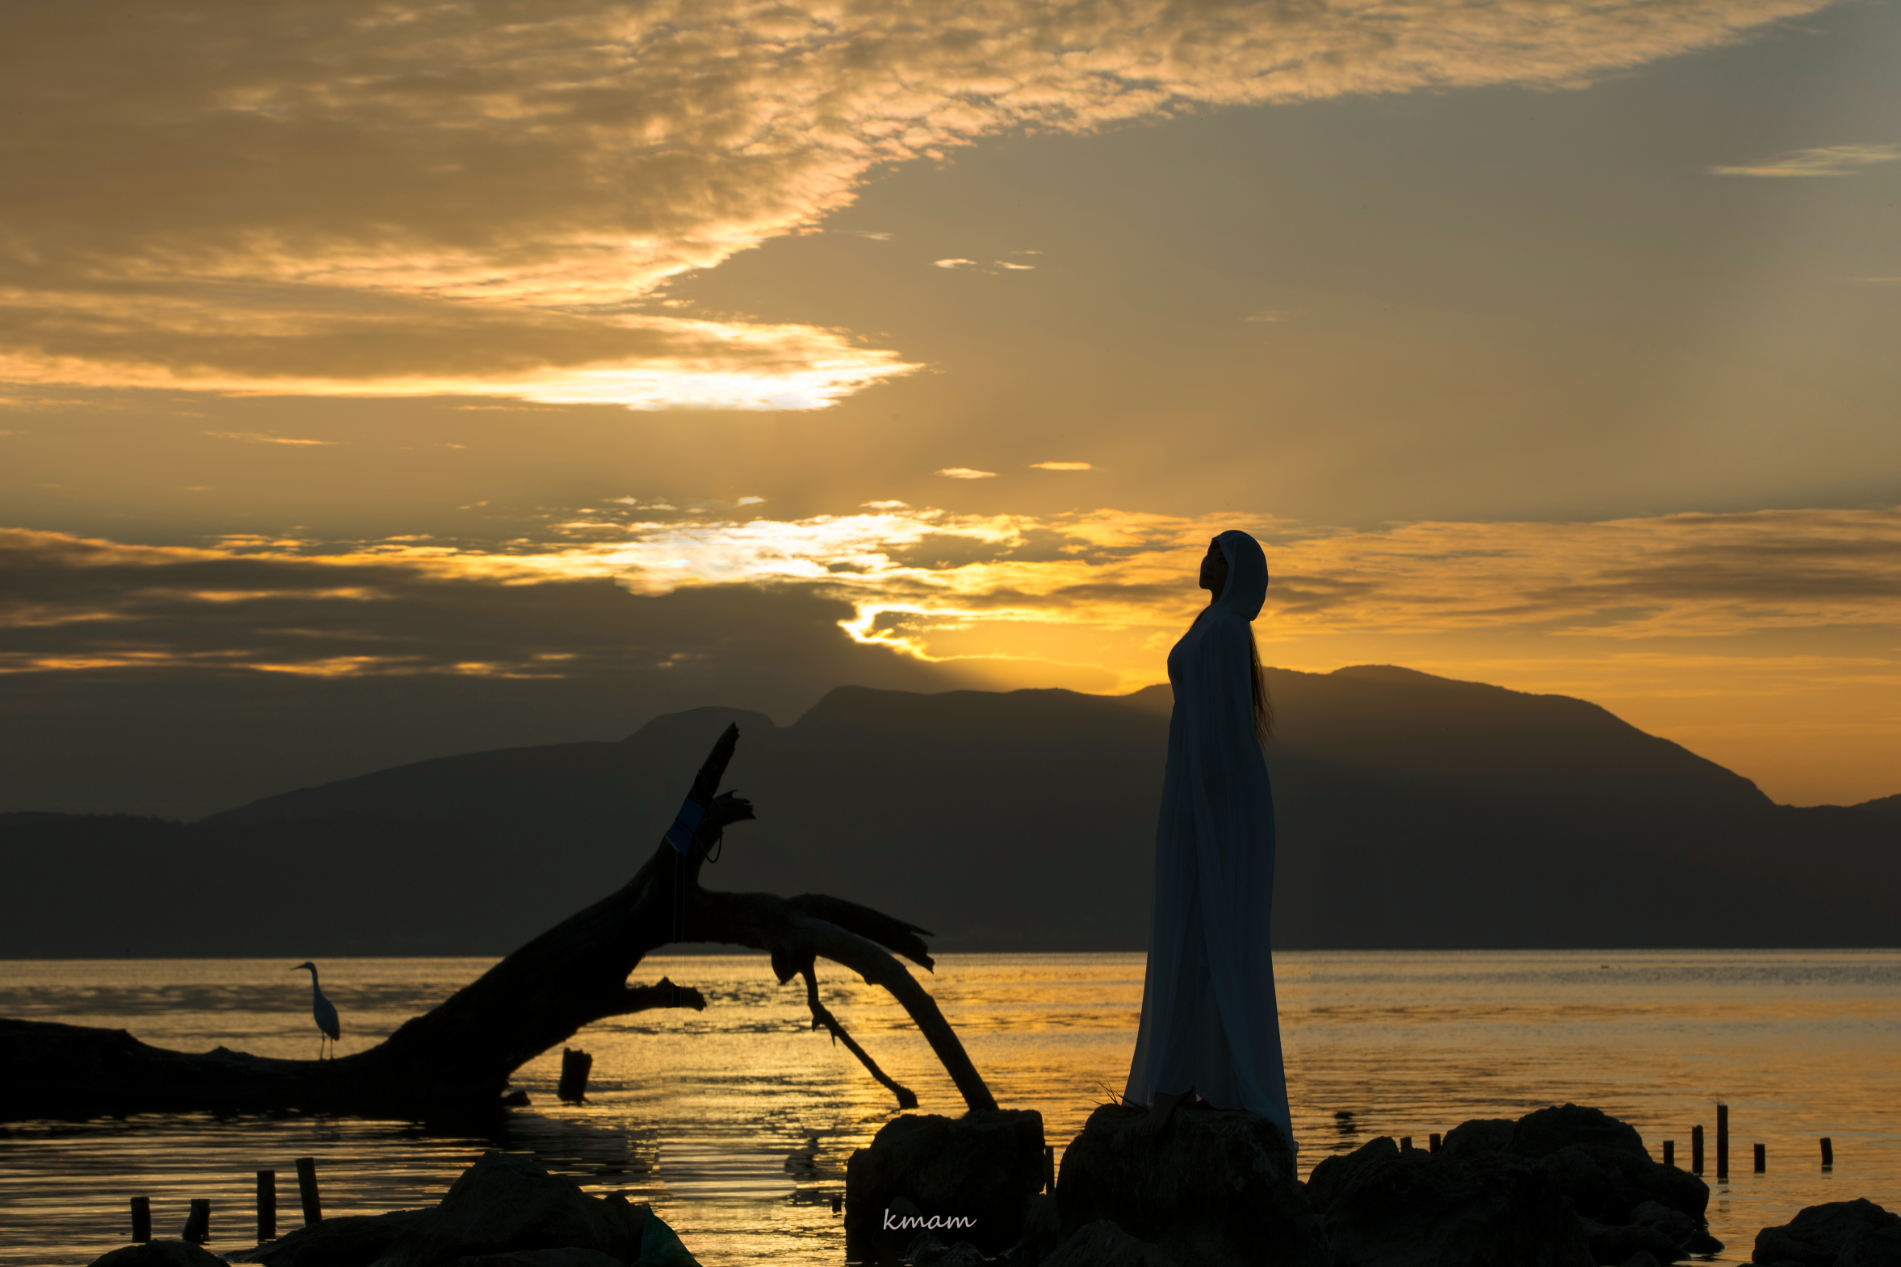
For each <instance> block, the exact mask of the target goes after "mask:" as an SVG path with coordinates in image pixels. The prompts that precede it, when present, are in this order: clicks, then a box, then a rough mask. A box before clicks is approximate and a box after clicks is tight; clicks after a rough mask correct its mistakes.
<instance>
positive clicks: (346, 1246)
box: [225, 1210, 428, 1267]
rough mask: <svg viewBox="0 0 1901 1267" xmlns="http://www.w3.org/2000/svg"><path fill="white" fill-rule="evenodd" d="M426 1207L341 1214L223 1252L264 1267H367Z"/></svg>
mask: <svg viewBox="0 0 1901 1267" xmlns="http://www.w3.org/2000/svg"><path fill="white" fill-rule="evenodd" d="M426 1213H428V1211H426V1210H392V1211H390V1212H389V1213H388V1214H344V1215H339V1216H337V1217H335V1218H329V1219H325V1220H324V1221H323V1222H321V1223H310V1224H306V1225H305V1226H303V1227H300V1228H298V1229H297V1230H296V1231H294V1232H286V1233H285V1234H284V1235H282V1236H280V1237H278V1238H277V1239H276V1240H274V1241H266V1242H265V1243H264V1244H262V1245H259V1246H258V1247H257V1248H256V1249H247V1250H240V1251H239V1252H237V1253H234V1254H227V1255H225V1260H226V1261H227V1262H233V1263H263V1264H265V1267H370V1264H371V1263H373V1262H375V1261H376V1260H377V1259H379V1258H381V1257H382V1256H383V1255H384V1254H385V1253H387V1252H388V1251H389V1247H390V1246H391V1245H394V1244H395V1243H396V1238H397V1237H398V1236H401V1235H402V1234H403V1232H404V1231H406V1230H407V1229H408V1228H409V1227H410V1226H411V1225H412V1224H414V1223H415V1222H416V1220H417V1219H420V1218H421V1217H422V1216H423V1215H424V1214H426Z"/></svg>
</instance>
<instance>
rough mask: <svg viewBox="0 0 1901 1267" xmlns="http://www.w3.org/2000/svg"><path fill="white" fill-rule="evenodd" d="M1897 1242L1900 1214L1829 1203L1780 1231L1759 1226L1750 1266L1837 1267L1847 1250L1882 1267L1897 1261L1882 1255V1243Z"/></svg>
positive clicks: (1864, 1203) (1863, 1204) (1869, 1205)
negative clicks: (1756, 1264) (1752, 1263)
mask: <svg viewBox="0 0 1901 1267" xmlns="http://www.w3.org/2000/svg"><path fill="white" fill-rule="evenodd" d="M1898 1241H1901V1215H1894V1214H1890V1213H1888V1211H1886V1210H1884V1209H1882V1208H1881V1207H1880V1206H1878V1205H1876V1204H1875V1203H1874V1202H1872V1201H1869V1200H1867V1199H1866V1198H1862V1199H1860V1200H1856V1201H1830V1202H1828V1203H1827V1204H1826V1205H1812V1206H1809V1207H1807V1208H1806V1209H1804V1210H1802V1211H1800V1212H1799V1213H1797V1214H1796V1216H1795V1217H1794V1218H1793V1219H1790V1220H1789V1221H1788V1222H1787V1223H1785V1224H1783V1225H1782V1226H1781V1227H1765V1228H1763V1229H1762V1231H1760V1232H1758V1233H1757V1234H1756V1251H1755V1253H1754V1254H1752V1255H1751V1256H1750V1261H1751V1262H1755V1263H1770V1264H1774V1267H1785V1265H1787V1267H1842V1265H1843V1264H1846V1263H1847V1262H1848V1261H1849V1258H1848V1255H1849V1251H1850V1250H1851V1249H1852V1250H1853V1253H1854V1257H1855V1258H1856V1259H1859V1260H1862V1261H1866V1262H1872V1263H1882V1264H1894V1263H1898V1262H1901V1257H1886V1258H1884V1257H1882V1256H1881V1254H1882V1249H1883V1246H1884V1245H1887V1244H1893V1243H1895V1242H1898Z"/></svg>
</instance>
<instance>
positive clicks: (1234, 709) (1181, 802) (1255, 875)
mask: <svg viewBox="0 0 1901 1267" xmlns="http://www.w3.org/2000/svg"><path fill="white" fill-rule="evenodd" d="M1216 541H1217V543H1218V544H1219V545H1220V547H1221V552H1222V554H1223V555H1224V556H1225V557H1226V558H1227V561H1228V580H1227V583H1226V584H1225V585H1224V586H1223V587H1222V592H1221V597H1220V598H1219V599H1218V600H1216V601H1215V603H1214V604H1213V605H1212V606H1211V607H1210V608H1209V609H1208V611H1207V612H1205V613H1204V614H1203V615H1202V617H1201V619H1200V620H1199V621H1197V622H1196V623H1195V625H1194V627H1193V628H1192V629H1190V630H1189V631H1188V632H1187V633H1186V634H1184V635H1183V636H1182V639H1181V641H1180V642H1178V643H1176V644H1175V649H1174V650H1173V651H1171V652H1169V654H1168V681H1169V685H1170V686H1171V687H1173V688H1174V692H1175V708H1174V712H1173V714H1172V715H1171V716H1170V718H1169V723H1168V769H1167V772H1166V773H1165V774H1164V776H1163V782H1162V813H1161V820H1160V822H1159V823H1158V824H1157V826H1156V830H1155V907H1154V917H1153V920H1152V922H1151V926H1150V934H1149V960H1148V977H1147V980H1146V982H1145V983H1144V985H1143V987H1142V1029H1141V1033H1140V1035H1139V1036H1138V1037H1137V1038H1136V1040H1135V1059H1134V1061H1133V1062H1132V1063H1131V1064H1130V1066H1129V1086H1128V1090H1127V1092H1126V1095H1127V1098H1128V1099H1129V1100H1131V1101H1133V1102H1135V1103H1137V1104H1150V1103H1153V1101H1154V1098H1155V1096H1156V1095H1157V1094H1158V1093H1167V1094H1170V1095H1179V1094H1181V1093H1183V1092H1185V1091H1187V1090H1189V1089H1190V1088H1191V1087H1192V1088H1193V1089H1194V1091H1195V1092H1196V1094H1198V1095H1199V1096H1201V1098H1202V1099H1204V1100H1206V1101H1208V1102H1209V1103H1210V1104H1213V1105H1215V1106H1216V1107H1218V1108H1224V1109H1237V1108H1238V1109H1246V1110H1248V1111H1249V1112H1251V1113H1259V1114H1260V1115H1261V1116H1263V1117H1267V1118H1271V1119H1273V1120H1274V1121H1275V1122H1277V1123H1279V1124H1280V1127H1281V1130H1282V1131H1283V1132H1285V1133H1286V1136H1287V1140H1288V1144H1289V1146H1290V1147H1295V1148H1296V1149H1297V1147H1298V1146H1297V1145H1294V1135H1293V1123H1292V1120H1291V1118H1290V1116H1289V1113H1288V1109H1287V1074H1286V1070H1285V1068H1284V1066H1283V1065H1282V1062H1281V1030H1280V1013H1279V1009H1278V1007H1277V1005H1276V1003H1275V999H1274V959H1273V952H1272V950H1271V947H1270V943H1269V939H1268V933H1269V915H1270V912H1271V911H1272V908H1273V904H1274V797H1273V792H1272V791H1271V790H1270V789H1269V787H1268V781H1267V762H1266V760H1265V759H1264V758H1263V757H1262V755H1261V745H1260V743H1259V741H1258V740H1257V739H1256V738H1255V732H1254V697H1253V691H1252V674H1251V662H1250V659H1249V656H1248V623H1249V622H1250V621H1252V620H1253V619H1254V617H1255V616H1256V615H1258V614H1259V613H1260V610H1261V603H1262V601H1263V600H1264V599H1265V598H1266V597H1267V557H1266V556H1265V555H1264V554H1262V552H1261V547H1260V545H1259V543H1258V542H1256V541H1255V540H1254V538H1253V537H1250V536H1248V535H1247V534H1246V533H1244V532H1224V533H1222V534H1221V535H1220V536H1219V537H1217V538H1216Z"/></svg>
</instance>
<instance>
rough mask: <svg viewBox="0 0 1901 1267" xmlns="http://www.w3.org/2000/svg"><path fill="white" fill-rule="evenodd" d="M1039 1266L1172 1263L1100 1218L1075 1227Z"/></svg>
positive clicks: (1154, 1266)
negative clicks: (1068, 1236) (1073, 1231)
mask: <svg viewBox="0 0 1901 1267" xmlns="http://www.w3.org/2000/svg"><path fill="white" fill-rule="evenodd" d="M1177 1112H1179V1110H1178V1111H1177ZM1042 1267H1176V1263H1175V1260H1174V1259H1172V1258H1170V1257H1169V1256H1168V1255H1167V1254H1164V1253H1163V1252H1162V1251H1161V1250H1160V1249H1158V1248H1156V1247H1155V1246H1153V1245H1151V1244H1149V1243H1148V1242H1147V1241H1143V1240H1137V1239H1136V1238H1135V1237H1133V1236H1130V1235H1129V1234H1128V1233H1127V1232H1125V1231H1123V1230H1122V1229H1121V1228H1119V1227H1117V1226H1116V1225H1115V1224H1114V1223H1112V1222H1110V1221H1109V1220H1108V1219H1102V1220H1099V1221H1097V1222H1095V1223H1088V1224H1085V1225H1083V1226H1082V1227H1079V1228H1077V1229H1076V1234H1075V1235H1074V1236H1071V1237H1070V1238H1069V1239H1068V1240H1067V1241H1064V1242H1063V1244H1062V1246H1061V1247H1060V1248H1058V1249H1057V1251H1056V1252H1055V1253H1053V1254H1051V1255H1050V1256H1049V1257H1048V1258H1045V1259H1044V1260H1043V1262H1042Z"/></svg>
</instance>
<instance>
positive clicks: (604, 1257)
mask: <svg viewBox="0 0 1901 1267" xmlns="http://www.w3.org/2000/svg"><path fill="white" fill-rule="evenodd" d="M450 1267H627V1264H625V1263H622V1262H621V1260H620V1259H618V1258H615V1257H614V1256H613V1255H611V1254H603V1253H601V1252H600V1251H599V1250H594V1249H524V1250H522V1251H520V1252H519V1253H514V1254H483V1255H481V1256H480V1257H479V1258H458V1259H456V1260H455V1262H454V1263H452V1264H450Z"/></svg>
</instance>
